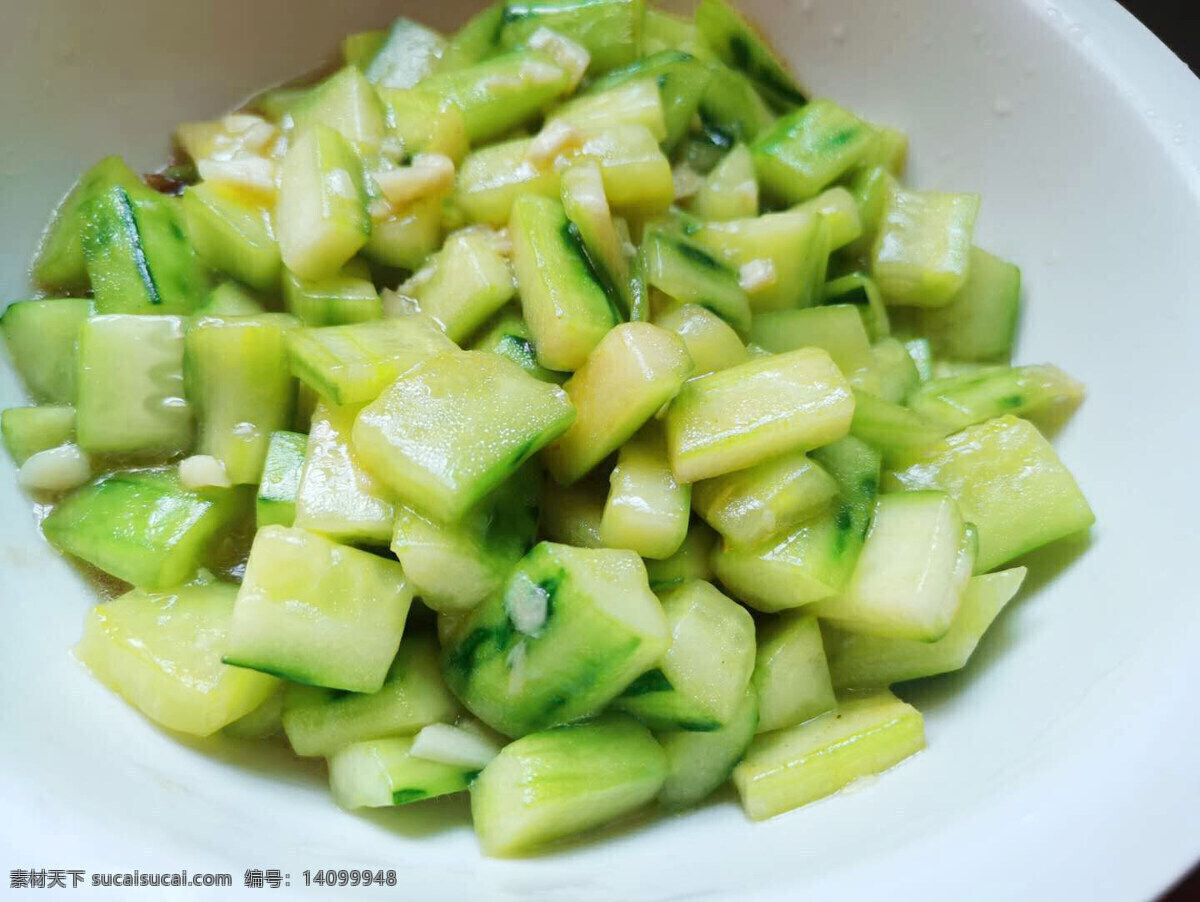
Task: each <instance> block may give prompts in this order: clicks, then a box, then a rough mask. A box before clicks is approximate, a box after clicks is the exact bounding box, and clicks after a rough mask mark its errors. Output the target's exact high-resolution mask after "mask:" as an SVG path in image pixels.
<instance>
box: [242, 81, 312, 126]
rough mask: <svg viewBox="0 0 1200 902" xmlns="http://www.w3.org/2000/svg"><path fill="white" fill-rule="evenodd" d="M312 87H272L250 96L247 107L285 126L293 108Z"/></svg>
mask: <svg viewBox="0 0 1200 902" xmlns="http://www.w3.org/2000/svg"><path fill="white" fill-rule="evenodd" d="M310 90H311V88H272V89H270V90H269V91H263V92H262V93H261V94H256V95H255V96H254V97H252V98H250V101H249V102H248V103H247V104H246V109H247V110H248V111H250V112H253V113H260V114H262V115H263V116H264V117H265V118H266V119H268V120H270V121H271V122H274V123H275V124H276V125H279V126H280V127H283V126H284V125H286V124H287V123H288V122H290V121H291V118H290V117H291V109H292V107H294V106H295V105H296V104H297V103H299V102H300V101H301V100H302V99H303V98H304V95H305V94H307V93H308V92H309V91H310Z"/></svg>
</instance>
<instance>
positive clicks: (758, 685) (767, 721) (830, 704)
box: [753, 612, 837, 733]
mask: <svg viewBox="0 0 1200 902" xmlns="http://www.w3.org/2000/svg"><path fill="white" fill-rule="evenodd" d="M753 686H754V690H755V692H756V693H757V695H758V727H757V730H756V731H757V732H759V733H767V732H770V731H771V730H780V729H783V728H784V727H791V726H795V725H796V724H798V723H803V722H804V721H806V720H809V719H811V718H813V717H816V716H817V715H818V714H824V713H825V712H826V711H832V710H833V709H834V707H836V706H837V699H836V698H835V697H834V694H833V684H832V682H831V680H830V677H829V664H828V663H827V661H826V659H825V646H824V644H823V642H822V639H821V627H820V625H819V624H818V623H817V618H816V617H815V616H813V615H812V614H807V613H804V614H802V613H799V612H785V613H783V614H780V615H779V616H778V617H775V618H772V619H771V620H770V621H769V622H768V623H767V624H766V625H764V626H762V627H761V628H760V629H759V637H758V652H757V655H756V657H755V662H754V677H753Z"/></svg>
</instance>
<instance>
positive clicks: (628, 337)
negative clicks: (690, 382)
mask: <svg viewBox="0 0 1200 902" xmlns="http://www.w3.org/2000/svg"><path fill="white" fill-rule="evenodd" d="M691 372H692V360H691V358H690V357H689V356H688V352H687V348H686V347H685V346H684V344H683V341H682V340H681V339H680V338H679V336H677V335H675V334H673V333H671V332H668V331H666V330H665V329H660V328H659V327H658V326H654V325H651V324H650V323H622V324H621V325H619V326H617V327H616V328H614V329H612V330H611V331H609V332H608V334H606V335H605V336H604V337H603V338H602V339H601V340H600V343H599V344H598V345H596V347H595V349H594V350H593V351H592V353H591V354H590V355H589V356H588V358H587V361H586V362H585V363H584V364H583V366H581V367H580V368H579V369H578V370H577V371H576V373H575V374H574V375H573V376H571V378H570V379H568V380H567V381H566V383H565V384H564V385H563V388H564V389H565V390H566V393H567V395H568V397H569V398H570V400H571V404H573V405H574V407H575V411H576V413H577V416H576V417H575V421H574V422H573V423H572V424H571V427H570V428H569V429H568V430H567V431H566V432H565V433H563V435H562V436H561V437H560V438H558V439H557V440H556V441H555V442H554V443H553V444H551V445H550V446H549V447H547V448H546V450H545V452H544V453H543V454H542V459H543V460H544V461H545V463H546V467H547V469H549V471H550V473H551V475H553V476H554V478H555V479H556V480H558V482H559V483H561V484H563V485H569V484H571V483H572V482H574V481H575V480H577V479H579V478H580V477H582V476H584V475H585V474H587V473H588V472H589V471H591V469H592V468H593V467H595V466H596V465H597V464H598V463H600V461H602V460H603V459H604V458H605V457H607V456H608V455H609V454H611V453H612V452H614V451H616V450H617V448H619V447H620V446H621V445H622V444H624V443H625V441H626V440H627V439H628V438H629V437H630V436H632V435H633V434H634V433H635V432H637V430H638V429H640V428H641V427H642V425H643V424H644V423H645V422H646V421H647V420H649V419H650V418H651V417H653V416H654V414H655V413H656V412H657V411H658V410H659V409H661V408H662V406H663V405H664V404H666V403H668V402H669V401H670V400H671V399H672V398H674V397H675V395H676V394H677V393H678V392H679V390H680V387H681V386H682V385H683V383H684V381H685V380H686V379H687V378H688V376H689V375H691Z"/></svg>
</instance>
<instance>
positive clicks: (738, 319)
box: [643, 227, 750, 332]
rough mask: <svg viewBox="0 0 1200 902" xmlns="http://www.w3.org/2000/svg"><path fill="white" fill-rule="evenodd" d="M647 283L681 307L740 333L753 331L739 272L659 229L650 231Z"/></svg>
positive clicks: (668, 232) (676, 236)
mask: <svg viewBox="0 0 1200 902" xmlns="http://www.w3.org/2000/svg"><path fill="white" fill-rule="evenodd" d="M643 253H645V255H646V281H647V282H649V284H651V285H653V286H654V287H655V288H657V289H658V290H659V291H662V292H664V293H665V294H667V295H669V296H670V297H672V298H674V299H675V300H676V301H678V302H679V303H680V304H696V305H698V306H700V307H704V308H705V309H707V310H711V311H712V312H713V313H715V314H716V315H717V316H719V317H721V319H723V320H725V322H727V323H729V325H731V326H733V328H734V329H737V330H738V331H739V332H745V331H746V330H747V329H748V328H749V327H750V301H749V299H748V298H747V296H746V292H745V291H744V290H743V289H742V287H741V285H739V284H738V274H737V272H736V271H735V270H734V269H732V268H731V267H730V266H728V265H727V264H726V263H725V262H723V261H722V260H720V259H718V257H715V256H713V254H711V253H709V251H708V250H706V249H705V248H704V247H702V246H700V245H699V244H697V243H696V242H694V241H692V240H690V239H688V238H686V237H684V236H683V235H679V234H674V233H672V232H670V231H668V230H667V229H666V228H662V227H657V228H653V229H650V230H648V231H647V233H646V237H645V244H644V245H643Z"/></svg>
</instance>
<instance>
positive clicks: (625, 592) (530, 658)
mask: <svg viewBox="0 0 1200 902" xmlns="http://www.w3.org/2000/svg"><path fill="white" fill-rule="evenodd" d="M667 640H668V635H667V625H666V620H665V619H664V617H663V612H662V606H661V605H660V604H659V602H658V599H657V598H655V597H654V595H653V594H652V593H651V592H650V588H649V586H648V584H647V580H646V568H645V567H644V566H643V564H642V562H641V559H640V558H638V556H637V555H636V554H634V553H633V552H631V551H616V550H609V549H595V550H589V549H580V548H571V547H569V546H566V545H556V544H553V543H550V542H542V543H541V544H540V545H537V546H536V547H535V548H534V549H533V550H532V551H531V552H529V554H528V555H526V556H525V557H524V558H523V559H522V560H521V562H520V563H519V564H518V565H517V567H516V569H515V570H514V571H513V573H512V575H511V576H509V578H508V582H507V583H506V584H505V587H504V591H503V592H498V593H496V594H495V595H493V596H492V597H491V598H489V599H488V600H486V601H484V602H483V603H482V604H481V605H480V606H479V607H477V608H476V609H475V610H474V611H472V612H471V614H470V615H468V617H467V620H466V622H465V623H464V624H463V626H462V628H461V629H460V630H459V631H458V633H457V635H456V636H455V639H454V641H453V642H452V643H451V644H449V645H447V646H446V647H445V648H444V649H443V654H442V672H443V674H444V675H445V677H446V683H447V684H448V685H449V686H450V688H451V690H452V691H453V692H454V694H455V695H457V696H458V697H459V698H460V699H461V700H462V702H463V704H465V705H466V706H467V708H469V709H470V710H471V712H472V713H473V714H474V715H475V716H476V717H478V718H479V719H480V720H482V721H483V722H484V723H486V724H488V725H489V726H491V727H493V728H495V729H497V730H499V731H500V732H502V733H505V734H506V735H509V736H521V735H524V734H526V733H529V732H532V731H534V730H540V729H544V728H546V727H550V726H554V725H555V724H561V723H568V722H570V721H573V720H578V719H579V718H583V717H588V716H590V715H592V714H595V713H597V712H599V711H600V710H601V709H602V708H603V707H604V706H605V705H607V704H608V703H609V702H610V701H611V700H612V699H613V698H615V697H616V696H617V695H619V694H620V693H621V692H623V691H624V690H625V688H626V687H627V686H628V685H629V684H630V683H632V682H633V681H634V679H635V678H637V676H638V675H639V674H641V673H643V672H645V671H646V670H647V669H648V668H649V667H651V666H653V665H654V664H655V662H657V661H658V660H659V658H660V656H661V655H662V653H663V652H664V651H665V650H666V647H667Z"/></svg>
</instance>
